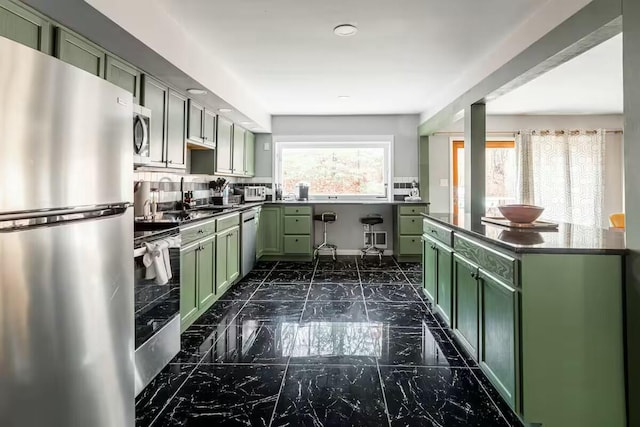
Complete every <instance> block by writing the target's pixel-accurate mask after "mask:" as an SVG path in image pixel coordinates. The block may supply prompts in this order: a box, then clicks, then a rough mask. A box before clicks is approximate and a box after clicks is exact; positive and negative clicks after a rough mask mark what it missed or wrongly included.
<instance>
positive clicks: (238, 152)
mask: <svg viewBox="0 0 640 427" xmlns="http://www.w3.org/2000/svg"><path fill="white" fill-rule="evenodd" d="M244 133H245V130H244V129H243V128H241V127H240V126H236V125H234V126H233V161H232V170H233V173H234V174H235V175H246V174H247V171H246V165H245V162H244V160H245V159H244Z"/></svg>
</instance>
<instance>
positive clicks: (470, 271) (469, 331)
mask: <svg viewBox="0 0 640 427" xmlns="http://www.w3.org/2000/svg"><path fill="white" fill-rule="evenodd" d="M453 271H454V283H455V306H454V322H453V330H454V333H455V334H456V336H457V337H458V338H459V341H460V342H461V344H463V345H464V347H466V349H467V351H468V352H469V353H471V355H472V356H473V357H474V358H475V359H476V360H477V359H478V335H479V307H478V303H479V301H478V299H479V295H478V293H479V291H478V288H479V285H478V267H476V266H474V265H473V264H471V263H469V262H468V261H466V260H465V259H464V258H462V257H460V256H458V254H454V256H453Z"/></svg>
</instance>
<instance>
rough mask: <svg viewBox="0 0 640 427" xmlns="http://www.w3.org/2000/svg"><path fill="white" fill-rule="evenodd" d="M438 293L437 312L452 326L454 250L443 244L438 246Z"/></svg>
mask: <svg viewBox="0 0 640 427" xmlns="http://www.w3.org/2000/svg"><path fill="white" fill-rule="evenodd" d="M435 252H436V258H437V270H436V271H437V275H436V276H437V277H436V284H437V292H436V310H437V311H438V312H439V313H440V314H441V315H442V317H443V318H444V320H445V322H447V325H449V326H451V307H452V305H453V274H452V272H453V250H452V249H449V248H447V247H446V246H444V245H442V244H436V248H435Z"/></svg>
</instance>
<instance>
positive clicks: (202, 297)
mask: <svg viewBox="0 0 640 427" xmlns="http://www.w3.org/2000/svg"><path fill="white" fill-rule="evenodd" d="M215 299H216V238H215V237H212V238H210V239H209V240H207V241H204V242H203V243H201V244H200V251H199V253H198V309H199V310H201V311H202V310H206V309H207V308H209V307H210V306H211V304H213V302H214V301H215Z"/></svg>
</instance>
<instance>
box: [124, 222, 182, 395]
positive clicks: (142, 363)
mask: <svg viewBox="0 0 640 427" xmlns="http://www.w3.org/2000/svg"><path fill="white" fill-rule="evenodd" d="M138 234H140V236H138ZM135 242H136V244H135V246H136V248H135V250H134V264H135V276H134V277H135V281H134V285H135V287H134V289H135V349H136V350H135V366H136V379H135V393H136V396H137V395H138V394H139V393H140V392H141V391H142V390H143V389H144V388H145V387H146V386H147V384H149V382H150V381H151V380H152V379H153V378H154V377H155V376H156V375H158V373H159V372H160V371H161V370H162V368H164V367H165V366H166V365H167V364H168V363H169V361H170V360H171V359H173V357H174V356H175V355H176V354H178V352H179V351H180V231H179V229H178V228H175V229H173V230H171V231H167V232H164V233H161V234H156V235H153V236H151V237H149V238H145V233H144V232H142V233H136V240H135ZM155 248H166V249H167V250H166V251H165V255H166V253H167V252H168V259H169V260H168V263H165V264H164V265H165V266H169V268H168V269H165V273H166V272H167V271H169V269H170V272H171V274H170V276H171V278H169V279H168V281H167V282H166V283H159V280H157V279H155V278H148V277H149V272H148V271H147V267H146V266H145V263H144V257H145V254H146V253H147V251H148V250H149V249H151V250H154V249H155ZM168 276H169V274H167V277H168Z"/></svg>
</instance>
